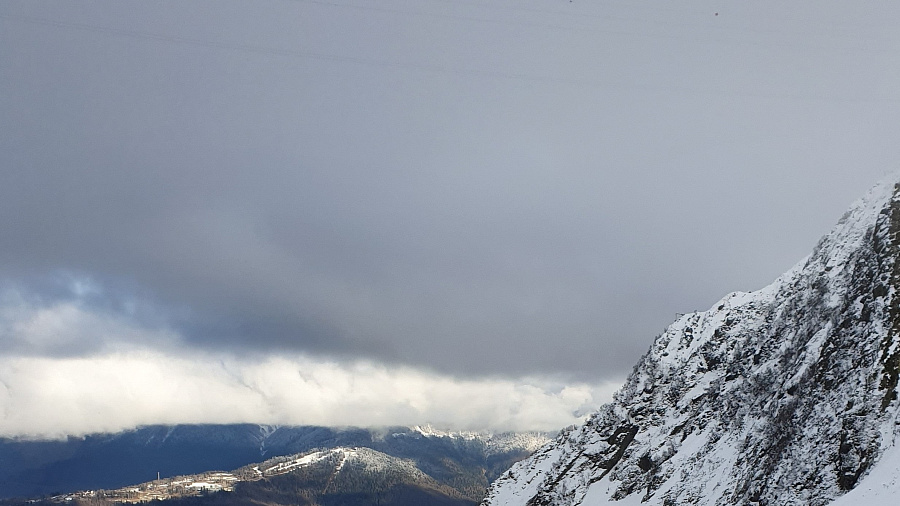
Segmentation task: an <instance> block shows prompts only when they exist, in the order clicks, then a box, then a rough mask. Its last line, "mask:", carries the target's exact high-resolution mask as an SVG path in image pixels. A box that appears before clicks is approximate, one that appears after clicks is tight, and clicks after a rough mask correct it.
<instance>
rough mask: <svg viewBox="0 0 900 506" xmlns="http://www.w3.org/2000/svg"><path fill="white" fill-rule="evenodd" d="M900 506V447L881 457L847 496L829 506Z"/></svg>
mask: <svg viewBox="0 0 900 506" xmlns="http://www.w3.org/2000/svg"><path fill="white" fill-rule="evenodd" d="M897 504H900V447H898V446H896V445H895V446H893V447H891V448H889V449H888V450H887V451H885V452H884V454H883V455H882V456H881V459H879V461H878V462H877V463H876V465H875V468H874V469H872V471H871V472H870V473H869V474H868V475H867V476H866V477H865V478H864V479H863V480H862V482H861V483H860V484H859V485H858V486H857V487H856V488H855V489H853V490H851V491H850V492H848V493H847V494H845V495H843V496H841V497H838V498H837V499H836V500H835V501H834V502H832V503H831V504H830V505H829V506H860V505H865V506H896V505H897Z"/></svg>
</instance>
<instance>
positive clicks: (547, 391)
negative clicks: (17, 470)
mask: <svg viewBox="0 0 900 506" xmlns="http://www.w3.org/2000/svg"><path fill="white" fill-rule="evenodd" d="M3 300H4V301H5V302H6V303H7V304H6V305H5V306H4V307H3V309H2V310H0V324H2V327H3V341H4V343H5V344H7V346H9V345H10V344H12V345H13V346H11V347H9V348H7V349H17V350H19V352H17V353H7V354H5V355H4V356H3V357H0V436H21V437H38V438H41V437H43V438H46V437H51V438H52V437H62V436H65V435H81V434H87V433H94V432H115V431H118V430H123V429H127V428H131V427H134V426H137V425H143V424H176V423H237V422H252V423H266V424H281V425H328V426H335V425H338V426H343V425H354V426H384V425H413V424H420V423H425V422H430V423H432V424H435V425H437V426H444V427H452V428H459V429H495V430H513V429H516V430H556V429H559V428H561V427H563V426H566V425H569V424H573V423H577V422H578V421H580V420H582V419H583V417H584V415H586V414H588V413H590V412H591V411H593V410H594V409H596V408H597V407H599V405H600V404H602V403H603V402H606V401H607V400H609V398H610V396H611V393H612V391H613V389H614V388H616V387H617V386H618V385H617V384H615V383H611V382H603V383H599V384H588V383H570V384H565V383H564V382H562V381H560V380H559V379H555V380H554V379H552V378H548V377H528V378H499V377H498V378H481V379H460V378H455V377H452V376H448V375H441V374H437V373H432V372H428V371H424V370H419V369H415V368H412V367H402V366H388V365H384V364H379V363H377V362H374V361H365V360H354V361H340V360H328V359H323V358H317V357H311V356H307V355H302V354H278V355H274V354H256V355H254V356H252V357H240V356H236V355H234V354H229V353H214V352H210V351H208V350H203V349H198V348H192V347H186V346H181V345H180V343H179V336H178V335H176V334H173V333H171V332H163V331H159V330H153V329H145V328H141V327H140V326H139V325H136V324H135V323H134V322H132V321H127V320H123V319H122V318H120V317H114V316H110V315H104V314H102V313H98V312H95V311H92V310H91V309H90V308H89V307H86V306H84V305H83V304H81V303H78V302H76V301H57V302H55V303H51V304H44V305H40V306H35V305H31V304H28V303H27V302H25V298H23V297H21V296H16V295H14V294H12V293H11V292H7V294H6V295H5V296H4V297H3ZM10 301H15V302H16V303H15V304H10ZM73 336H74V337H73ZM92 336H96V337H97V338H98V339H103V342H104V346H97V347H93V348H91V349H90V350H89V351H83V352H82V353H79V354H76V355H72V354H66V353H58V351H60V350H63V351H65V350H67V349H68V347H69V340H70V339H75V338H77V339H78V340H79V341H83V340H85V339H90V338H91V337H92ZM16 343H19V344H20V346H18V347H17V346H15V345H16ZM21 343H28V345H29V346H30V348H29V347H25V345H24V344H21ZM145 343H154V346H155V347H150V346H149V345H147V344H145Z"/></svg>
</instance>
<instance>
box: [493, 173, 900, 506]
mask: <svg viewBox="0 0 900 506" xmlns="http://www.w3.org/2000/svg"><path fill="white" fill-rule="evenodd" d="M898 192H900V186H897V185H895V184H894V182H893V181H892V182H890V183H883V184H880V185H879V186H877V187H875V188H873V189H872V190H871V191H870V192H869V193H868V194H867V196H866V197H865V198H863V199H862V200H860V201H858V202H857V203H855V204H854V205H853V207H852V208H851V209H850V211H848V212H847V213H846V214H845V215H844V217H843V218H842V219H841V220H840V222H839V223H838V224H837V226H836V227H835V228H834V229H833V230H832V231H831V232H830V233H829V234H828V235H827V236H825V237H824V238H823V239H822V240H821V241H820V242H819V244H818V245H817V246H816V248H815V250H814V252H813V253H812V254H811V255H810V256H809V257H808V258H807V259H805V260H804V261H802V262H800V263H799V264H798V265H797V266H795V267H794V268H793V269H791V270H790V271H788V272H787V273H785V274H784V275H783V276H781V277H780V278H779V279H778V280H776V281H775V282H774V283H772V284H771V285H769V286H768V287H766V288H763V289H761V290H759V291H757V292H753V293H733V294H730V295H728V296H726V297H725V298H724V299H722V300H721V301H720V302H719V303H718V304H716V305H715V306H714V307H713V308H712V309H710V310H709V311H705V312H698V313H693V314H687V315H684V316H682V317H681V318H679V319H678V320H677V321H675V322H674V323H673V324H672V325H671V326H669V327H668V328H667V329H666V330H665V332H664V333H663V334H662V335H660V336H659V337H658V338H657V339H656V341H655V342H654V344H653V345H652V347H651V349H650V350H649V352H648V353H647V354H646V355H645V356H644V357H643V358H642V359H641V360H640V361H639V362H638V364H637V365H636V366H635V369H634V372H633V373H632V374H631V376H630V377H629V378H628V380H627V382H626V384H625V385H624V386H623V388H622V389H621V390H620V391H619V392H618V393H617V394H616V395H615V397H614V400H613V402H612V403H610V404H608V405H606V406H604V407H603V408H602V409H601V410H600V411H599V412H597V413H595V414H594V415H593V416H592V417H591V418H590V419H589V420H588V421H587V422H586V423H585V424H584V425H583V426H580V427H572V428H569V429H567V430H565V431H563V433H561V434H560V435H559V436H558V438H557V439H556V441H555V442H554V443H552V444H550V445H548V446H546V447H544V448H543V449H541V450H539V451H538V452H537V453H535V454H534V455H533V456H532V457H531V458H529V459H527V460H525V461H523V462H520V463H519V464H517V465H515V466H513V468H512V469H511V470H510V471H509V472H508V473H506V474H505V475H504V476H502V477H501V478H500V479H498V480H497V481H496V482H495V484H494V486H493V487H492V489H491V490H490V492H489V495H488V498H487V499H486V500H485V504H486V505H490V506H499V505H519V506H524V505H528V506H538V505H551V504H552V505H555V506H563V505H574V504H584V505H592V504H607V503H608V502H610V501H621V502H617V504H632V503H634V504H638V503H641V501H646V502H643V504H650V505H666V506H668V505H676V504H678V505H680V504H703V505H726V504H728V505H732V504H759V505H775V504H778V505H788V504H796V505H813V506H817V505H824V504H827V503H829V502H831V501H832V500H833V499H834V498H836V497H838V496H840V495H842V494H844V493H845V492H847V491H848V490H851V489H853V488H854V487H855V486H856V485H857V483H858V482H859V481H860V479H861V478H863V477H864V476H865V474H866V473H867V472H868V471H869V470H870V469H871V468H872V466H873V464H874V463H875V462H876V461H877V459H878V458H879V456H881V455H882V454H883V453H884V451H885V449H887V448H889V447H891V446H892V445H893V442H894V436H895V433H896V431H897V429H896V419H897V413H898V409H897V407H898V402H897V382H898V373H900V348H898V341H900V339H898V331H900V296H898V293H897V287H898V286H900V263H898V262H897V261H896V259H897V257H898V252H900V233H898V232H900V197H898Z"/></svg>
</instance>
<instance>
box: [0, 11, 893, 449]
mask: <svg viewBox="0 0 900 506" xmlns="http://www.w3.org/2000/svg"><path fill="white" fill-rule="evenodd" d="M898 24H900V5H898V4H897V3H896V2H888V1H883V2H839V1H825V2H823V1H815V2H813V1H796V2H789V3H785V2H775V1H754V2H735V1H724V0H718V1H712V0H710V1H696V2H661V1H652V2H651V1H646V2H644V1H633V0H628V1H602V2H601V1H594V0H576V1H574V2H569V1H566V0H515V1H513V0H417V1H413V0H380V1H378V2H371V1H363V0H333V1H332V0H322V1H318V0H280V1H261V2H226V1H219V0H217V1H209V2H202V1H187V2H185V1H171V2H163V1H159V2H145V3H138V2H113V1H111V2H96V1H85V2H31V1H22V2H16V1H9V0H4V1H3V2H2V3H0V182H2V184H0V213H2V216H3V218H2V219H0V348H2V350H3V351H2V352H0V414H2V418H0V434H22V433H29V431H30V432H32V433H43V434H62V433H67V432H69V433H78V432H84V431H91V430H116V429H118V428H122V427H127V426H130V425H134V424H140V423H154V422H166V423H174V422H178V421H192V422H197V421H259V422H273V423H274V422H277V423H325V424H327V423H341V424H356V425H367V424H375V423H421V422H428V421H430V422H438V423H445V424H451V425H456V426H468V427H470V428H472V427H481V426H483V427H496V428H500V427H503V428H510V427H512V428H532V427H534V428H553V427H561V426H563V425H566V424H568V423H573V421H575V420H577V419H578V417H580V416H583V415H584V413H585V412H586V411H587V410H590V409H594V408H595V407H596V406H597V405H598V404H599V403H600V402H603V401H604V400H606V399H608V398H609V394H610V392H611V391H612V390H613V389H614V387H615V385H616V384H618V383H619V382H621V381H622V380H623V379H624V377H625V376H626V375H627V374H628V372H629V371H630V370H631V368H632V366H633V365H634V363H635V362H636V361H637V359H638V358H639V357H640V356H641V354H642V353H643V352H644V351H645V350H646V349H647V348H648V347H649V345H650V343H651V342H652V340H653V338H654V337H655V336H656V335H657V334H659V333H660V332H661V331H662V329H663V328H664V327H665V326H666V325H667V324H668V323H670V322H671V321H672V320H673V319H674V318H675V316H676V313H678V312H689V311H693V310H700V309H707V308H708V307H710V306H711V305H712V304H714V303H715V302H716V301H717V300H718V299H719V298H721V297H723V296H724V295H726V294H727V293H728V292H731V291H737V290H740V291H749V290H755V289H758V288H761V287H762V286H764V285H766V284H768V283H769V282H771V281H772V280H774V279H775V278H776V277H777V276H778V275H779V274H781V273H782V272H784V271H785V270H787V269H788V268H789V267H791V266H792V265H793V264H794V263H796V262H797V261H799V260H800V259H802V258H803V257H804V256H805V255H807V254H808V253H809V252H810V251H811V249H812V247H813V246H814V245H815V242H816V241H817V239H818V238H819V237H821V236H822V235H824V234H825V233H826V232H827V231H828V230H829V228H830V227H831V226H832V224H833V223H834V222H836V221H837V219H838V218H839V217H840V215H841V214H842V213H843V211H844V210H845V209H846V208H847V207H848V206H849V205H850V203H851V202H852V201H853V200H855V199H856V198H858V197H860V196H862V195H863V194H864V193H865V191H866V190H867V189H868V188H869V187H870V186H872V185H873V184H874V183H875V182H876V181H877V180H879V179H881V178H883V177H884V176H885V175H886V174H888V173H891V172H894V171H896V170H897V169H898V168H900V164H898V160H900V156H898V154H900V142H897V139H900V122H898V121H897V118H898V117H900V95H898V93H897V90H900V33H898V32H897V30H896V27H897V26H898ZM261 371H268V372H267V373H265V374H264V373H263V372H261ZM291 385H293V386H291ZM276 391H277V392H280V393H273V392H276ZM149 392H155V393H154V394H150V393H149ZM176 392H182V393H181V394H177V393H176ZM291 392H294V394H293V395H294V397H291V398H290V399H287V398H288V397H290V395H289V394H290V393H291ZM510 392H518V393H519V394H521V395H520V397H516V396H515V395H512V394H511V393H510ZM523 392H524V393H523ZM519 394H516V395H519ZM147 395H155V397H152V398H154V399H155V400H154V401H153V402H151V403H147V402H144V401H145V400H146V399H147V398H148V397H147ZM179 396H180V398H181V401H178V402H183V401H184V399H185V398H188V399H195V400H196V398H199V397H201V396H205V398H206V400H204V401H203V402H202V403H197V402H192V403H191V404H190V405H191V406H193V407H192V408H191V409H186V408H184V406H181V405H179V404H177V403H175V404H173V403H174V402H175V401H173V400H172V399H174V398H176V397H179ZM242 396H246V398H244V397H242ZM342 399H344V400H346V402H343V401H342ZM426 400H427V401H426ZM254 403H256V404H254ZM398 403H399V404H398ZM469 403H471V406H469V407H465V406H466V405H467V404H469ZM68 404H70V412H75V413H80V414H77V415H72V416H68V417H64V416H62V415H58V416H54V415H52V413H54V412H55V410H56V409H58V407H59V406H61V405H68ZM138 404H141V405H143V406H144V408H142V409H135V408H134V407H135V406H137V405H138ZM401 405H402V406H401ZM147 406H149V407H147ZM179 406H180V407H179ZM260 406H266V407H265V408H260ZM472 406H474V407H472ZM464 407H465V408H464ZM223 413H228V414H227V415H225V414H223ZM313 413H317V414H313ZM351 415H352V416H351ZM254 417H255V419H254ZM38 421H41V422H40V423H41V424H42V425H40V427H41V428H39V429H38V428H36V427H37V425H36V424H38Z"/></svg>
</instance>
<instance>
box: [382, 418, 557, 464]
mask: <svg viewBox="0 0 900 506" xmlns="http://www.w3.org/2000/svg"><path fill="white" fill-rule="evenodd" d="M411 430H412V432H413V433H417V434H420V435H422V436H424V437H431V438H448V439H459V440H462V441H469V442H472V441H477V442H479V443H481V444H483V445H484V453H485V455H486V456H491V455H498V454H502V453H508V452H514V451H525V452H528V453H532V452H534V451H535V450H537V449H538V448H540V447H542V446H544V445H545V444H547V443H549V442H550V441H551V440H552V438H551V437H550V435H549V434H548V433H546V432H500V433H495V432H490V431H480V432H474V431H445V430H440V429H436V428H434V427H432V426H431V425H416V426H414V427H412V428H411ZM396 436H402V434H395V437H396Z"/></svg>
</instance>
